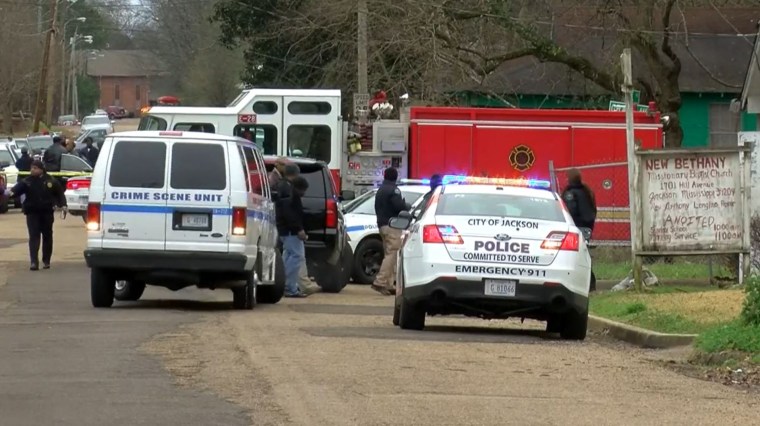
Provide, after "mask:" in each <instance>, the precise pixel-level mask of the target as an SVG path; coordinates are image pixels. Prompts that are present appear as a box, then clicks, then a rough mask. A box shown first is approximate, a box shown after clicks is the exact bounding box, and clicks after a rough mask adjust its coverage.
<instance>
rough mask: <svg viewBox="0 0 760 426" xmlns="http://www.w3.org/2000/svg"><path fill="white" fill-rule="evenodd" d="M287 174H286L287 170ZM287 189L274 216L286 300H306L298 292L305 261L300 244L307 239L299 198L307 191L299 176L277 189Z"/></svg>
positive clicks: (280, 198)
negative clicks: (280, 245)
mask: <svg viewBox="0 0 760 426" xmlns="http://www.w3.org/2000/svg"><path fill="white" fill-rule="evenodd" d="M286 171H287V170H286ZM284 185H289V186H290V188H289V194H288V196H287V197H283V192H280V196H279V197H278V199H277V202H276V204H275V206H276V210H277V214H276V219H277V233H278V234H279V235H280V241H281V242H282V249H283V253H282V260H283V262H284V263H285V297H306V296H307V294H305V293H303V292H301V291H300V290H299V288H298V279H299V272H300V270H301V264H302V262H303V261H304V259H305V253H304V245H303V242H304V241H306V240H307V239H308V238H309V237H308V236H307V235H306V231H305V230H304V223H303V204H302V203H301V197H303V195H304V194H305V193H306V190H307V189H308V188H309V182H307V181H306V179H304V178H303V177H301V176H295V177H293V178H292V179H290V183H289V184H288V183H286V182H282V183H281V185H280V187H281V188H284Z"/></svg>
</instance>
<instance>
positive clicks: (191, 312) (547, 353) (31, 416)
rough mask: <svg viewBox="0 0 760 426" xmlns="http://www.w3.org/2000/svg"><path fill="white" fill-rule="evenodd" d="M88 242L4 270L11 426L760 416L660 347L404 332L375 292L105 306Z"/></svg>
mask: <svg viewBox="0 0 760 426" xmlns="http://www.w3.org/2000/svg"><path fill="white" fill-rule="evenodd" d="M20 218H21V217H20V215H10V216H3V217H0V259H3V260H6V257H5V256H9V255H10V254H12V253H16V255H15V256H16V257H15V259H23V257H24V256H23V253H24V250H25V246H24V244H23V239H22V238H21V237H20V236H19V235H18V234H19V231H18V226H19V225H20ZM81 233H82V228H81V224H80V225H76V224H75V222H64V221H60V222H58V223H56V238H58V239H59V241H60V242H61V244H64V243H66V244H67V245H62V247H66V248H65V252H66V253H59V252H58V249H57V251H56V257H55V259H56V260H54V263H53V267H54V269H53V270H51V271H39V272H34V273H32V272H28V271H26V270H25V269H23V268H22V269H17V270H15V271H14V270H11V271H10V273H8V272H7V271H6V272H5V274H6V275H10V277H9V280H8V283H7V285H5V286H3V285H2V283H3V268H2V266H3V265H0V342H2V345H0V424H2V425H3V426H5V425H11V426H15V425H42V424H60V425H104V424H109V425H114V426H117V425H137V424H146V425H148V424H149V425H156V424H161V425H238V424H240V425H242V424H252V425H280V424H295V425H391V424H394V425H395V424H402V425H412V424H413V425H470V424H472V425H504V424H516V425H533V424H535V425H550V424H562V425H575V424H626V425H639V424H640V425H651V424H669V425H670V424H675V425H678V424H684V425H694V424H742V425H747V424H756V423H757V413H758V412H760V406H759V403H758V398H757V395H756V394H745V393H742V392H740V391H737V390H734V389H731V388H728V387H724V386H722V385H719V384H715V383H710V382H703V381H700V380H696V379H691V378H688V377H685V376H682V375H679V374H677V373H675V372H672V371H670V370H666V369H664V368H661V367H659V366H658V365H656V364H654V363H653V362H652V361H651V360H650V358H652V357H653V355H652V353H651V352H642V351H632V350H629V349H626V348H625V347H622V346H618V345H608V344H606V343H604V342H603V341H602V340H601V339H599V338H591V339H589V340H587V341H586V342H583V343H568V342H562V341H558V340H555V339H553V338H551V337H550V336H547V335H546V334H545V333H543V332H542V331H541V330H540V329H541V327H542V325H541V324H537V323H530V322H526V324H522V325H521V324H520V323H519V322H515V321H513V322H501V321H493V322H483V321H479V320H471V319H463V318H448V319H440V318H433V319H430V320H429V324H430V327H429V328H428V329H426V330H425V331H422V332H406V331H402V330H399V329H397V328H394V327H393V326H392V325H391V324H390V313H391V312H390V311H391V310H390V304H391V300H390V298H385V297H382V296H379V295H377V294H375V293H373V292H372V291H370V290H369V289H368V288H366V287H360V286H349V287H348V288H346V289H345V290H344V291H343V292H342V293H341V294H338V295H334V294H317V295H314V296H312V297H310V298H308V299H303V300H291V299H289V300H285V301H283V302H282V303H280V304H277V305H274V306H258V307H257V308H256V310H254V311H253V312H240V311H232V310H231V309H230V294H229V292H210V291H209V292H206V291H198V290H188V291H183V292H179V293H171V292H168V291H165V290H161V289H156V288H149V289H148V290H147V291H146V294H145V296H144V299H143V300H142V301H139V302H134V303H117V305H115V307H114V308H112V309H106V310H95V309H93V308H91V307H90V305H89V294H88V271H87V269H86V268H85V267H84V266H83V265H82V263H81V261H78V260H76V252H77V251H78V252H80V253H81V247H77V245H80V246H81V242H80V243H77V241H81ZM6 236H8V238H6ZM78 239H80V240H78ZM59 259H60V260H59ZM18 265H21V266H23V267H25V266H26V264H25V263H23V264H21V263H13V264H12V265H11V266H18ZM5 266H6V267H7V266H8V265H5Z"/></svg>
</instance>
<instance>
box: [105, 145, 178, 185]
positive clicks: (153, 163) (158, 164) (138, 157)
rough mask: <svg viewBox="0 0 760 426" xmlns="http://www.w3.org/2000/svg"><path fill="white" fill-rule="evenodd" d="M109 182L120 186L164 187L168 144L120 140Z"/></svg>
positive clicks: (113, 158) (116, 147) (115, 151)
mask: <svg viewBox="0 0 760 426" xmlns="http://www.w3.org/2000/svg"><path fill="white" fill-rule="evenodd" d="M109 174H110V175H109V177H108V184H109V185H111V186H114V187H120V188H163V187H164V176H165V174H166V145H165V144H164V143H163V142H132V141H119V142H116V145H115V147H114V150H113V157H112V158H111V167H110V168H109Z"/></svg>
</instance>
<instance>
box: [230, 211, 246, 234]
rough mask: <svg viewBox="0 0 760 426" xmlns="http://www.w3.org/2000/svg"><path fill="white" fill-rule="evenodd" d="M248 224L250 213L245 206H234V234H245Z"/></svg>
mask: <svg viewBox="0 0 760 426" xmlns="http://www.w3.org/2000/svg"><path fill="white" fill-rule="evenodd" d="M247 226H248V214H247V210H246V209H245V207H233V208H232V235H245V228H246V227H247Z"/></svg>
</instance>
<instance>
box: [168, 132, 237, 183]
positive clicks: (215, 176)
mask: <svg viewBox="0 0 760 426" xmlns="http://www.w3.org/2000/svg"><path fill="white" fill-rule="evenodd" d="M170 179H171V181H170V183H171V187H172V188H174V189H205V190H216V191H220V190H223V189H225V188H227V159H226V158H225V156H224V147H223V146H222V145H219V144H211V143H197V142H193V143H186V142H177V143H174V144H173V145H172V166H171V177H170Z"/></svg>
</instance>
